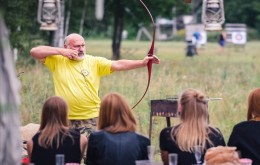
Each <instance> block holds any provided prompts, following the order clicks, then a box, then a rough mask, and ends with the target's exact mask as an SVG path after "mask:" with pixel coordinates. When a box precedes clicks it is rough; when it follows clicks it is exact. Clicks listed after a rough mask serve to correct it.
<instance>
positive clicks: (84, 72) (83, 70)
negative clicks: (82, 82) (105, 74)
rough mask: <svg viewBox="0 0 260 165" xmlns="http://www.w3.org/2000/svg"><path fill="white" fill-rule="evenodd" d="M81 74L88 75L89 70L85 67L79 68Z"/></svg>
mask: <svg viewBox="0 0 260 165" xmlns="http://www.w3.org/2000/svg"><path fill="white" fill-rule="evenodd" d="M81 74H82V75H83V76H84V77H87V76H88V75H89V72H88V70H87V69H82V70H81Z"/></svg>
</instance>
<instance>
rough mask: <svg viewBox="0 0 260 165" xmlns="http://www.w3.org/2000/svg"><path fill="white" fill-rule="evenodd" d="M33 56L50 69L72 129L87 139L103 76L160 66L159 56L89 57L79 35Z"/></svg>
mask: <svg viewBox="0 0 260 165" xmlns="http://www.w3.org/2000/svg"><path fill="white" fill-rule="evenodd" d="M30 54H31V56H32V57H34V58H35V59H37V60H39V61H40V62H42V63H43V64H44V65H45V66H46V67H47V68H49V70H50V71H51V73H52V77H53V82H54V87H55V95H57V96H61V97H63V98H64V99H65V100H66V101H67V103H68V106H69V116H68V117H69V120H70V126H71V127H72V128H77V129H80V130H81V133H82V134H86V136H89V134H90V133H91V132H93V131H95V129H96V121H97V117H98V113H99V104H100V98H99V96H98V91H99V86H100V79H101V77H102V76H106V75H109V74H111V73H113V72H115V71H124V70H131V69H136V68H141V67H145V66H146V65H147V63H148V61H149V60H152V61H153V63H155V64H159V63H160V61H159V59H158V58H157V57H156V56H150V57H148V56H146V57H145V58H144V59H142V60H117V61H112V60H108V59H106V58H103V57H97V56H92V55H88V54H86V46H85V40H84V38H83V37H82V36H81V35H79V34H76V33H73V34H70V35H68V36H67V37H66V38H65V40H64V48H59V47H50V46H37V47H34V48H32V49H31V51H30Z"/></svg>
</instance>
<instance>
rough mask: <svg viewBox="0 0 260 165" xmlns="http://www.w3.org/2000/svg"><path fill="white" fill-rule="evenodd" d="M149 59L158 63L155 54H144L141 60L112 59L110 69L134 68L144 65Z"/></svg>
mask: <svg viewBox="0 0 260 165" xmlns="http://www.w3.org/2000/svg"><path fill="white" fill-rule="evenodd" d="M149 60H152V61H153V63H154V64H159V63H160V60H159V59H158V58H157V57H156V56H155V55H153V56H146V57H145V58H144V59H143V60H118V61H113V62H112V66H111V70H112V71H123V70H131V69H136V68H141V67H145V66H146V65H147V63H148V62H149Z"/></svg>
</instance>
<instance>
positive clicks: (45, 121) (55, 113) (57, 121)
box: [38, 96, 71, 148]
mask: <svg viewBox="0 0 260 165" xmlns="http://www.w3.org/2000/svg"><path fill="white" fill-rule="evenodd" d="M68 125H69V124H68V106H67V103H66V101H65V100H64V99H63V98H61V97H58V96H52V97H49V98H48V99H47V100H46V101H45V103H44V104H43V108H42V114H41V124H40V129H39V130H40V132H41V134H40V135H39V139H38V143H39V145H40V146H42V147H44V148H49V147H53V146H52V144H53V142H56V147H57V148H58V147H59V145H60V143H62V142H63V140H64V138H65V137H66V136H71V135H70V133H69V127H68ZM60 136H61V142H60Z"/></svg>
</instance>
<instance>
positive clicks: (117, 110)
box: [98, 93, 136, 133]
mask: <svg viewBox="0 0 260 165" xmlns="http://www.w3.org/2000/svg"><path fill="white" fill-rule="evenodd" d="M98 129H104V130H106V131H108V132H112V133H116V132H126V131H133V132H135V131H136V120H135V117H134V115H133V113H132V111H131V109H130V107H129V105H128V104H127V102H126V101H125V99H124V98H123V96H121V95H120V94H118V93H110V94H107V95H106V96H104V98H103V99H102V101H101V104H100V113H99V118H98Z"/></svg>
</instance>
